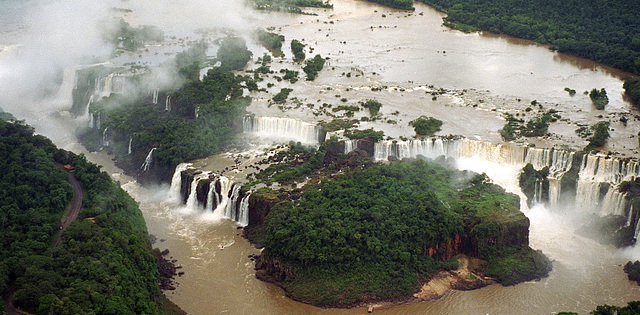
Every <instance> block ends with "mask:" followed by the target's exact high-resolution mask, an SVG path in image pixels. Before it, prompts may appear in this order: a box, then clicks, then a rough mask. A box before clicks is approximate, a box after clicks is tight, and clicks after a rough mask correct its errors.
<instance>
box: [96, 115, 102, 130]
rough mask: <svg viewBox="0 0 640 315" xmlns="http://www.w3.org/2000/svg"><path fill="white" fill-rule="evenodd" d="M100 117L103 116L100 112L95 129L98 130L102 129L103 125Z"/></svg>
mask: <svg viewBox="0 0 640 315" xmlns="http://www.w3.org/2000/svg"><path fill="white" fill-rule="evenodd" d="M100 116H101V114H100V112H98V119H97V120H96V123H95V128H96V129H98V130H99V129H100V127H101V125H102V124H101V118H100Z"/></svg>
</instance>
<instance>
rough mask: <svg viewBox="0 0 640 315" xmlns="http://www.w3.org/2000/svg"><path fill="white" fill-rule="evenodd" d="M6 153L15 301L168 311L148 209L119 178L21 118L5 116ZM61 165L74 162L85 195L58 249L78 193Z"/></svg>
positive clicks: (0, 248)
mask: <svg viewBox="0 0 640 315" xmlns="http://www.w3.org/2000/svg"><path fill="white" fill-rule="evenodd" d="M0 156H2V158H0V167H2V169H3V170H4V171H3V172H2V173H1V174H2V175H0V186H1V187H2V189H1V190H0V194H2V196H1V198H0V226H1V228H0V292H5V291H6V290H7V289H8V286H9V285H13V286H14V289H15V291H14V294H13V303H14V304H15V305H16V306H18V307H20V308H22V309H23V310H27V311H29V312H31V313H38V314H86V313H100V314H158V313H161V312H162V310H161V309H160V306H159V303H163V301H164V297H163V296H162V293H161V291H160V289H159V287H158V283H157V281H158V269H157V262H156V259H155V258H154V257H153V255H152V253H151V246H150V242H149V236H148V234H147V230H146V226H145V222H144V219H143V218H142V213H141V212H140V210H139V209H138V207H137V204H136V202H135V201H134V200H133V199H132V198H131V197H130V196H129V195H127V193H126V192H124V191H123V190H122V189H121V188H120V187H119V185H118V184H117V183H114V182H112V181H111V179H110V178H109V176H108V175H107V174H106V173H104V172H101V171H100V168H99V167H98V166H96V165H94V164H91V163H89V162H87V161H86V159H85V157H84V156H82V155H80V156H78V155H75V154H73V153H71V152H68V151H64V150H60V149H57V148H56V147H55V146H54V145H53V144H52V143H51V141H50V140H49V139H46V138H45V137H43V136H39V135H35V134H34V133H33V129H32V128H30V127H28V126H26V125H24V124H22V123H19V122H16V123H9V122H5V121H0ZM61 164H65V165H66V164H70V165H72V166H74V167H75V170H74V173H73V176H74V177H75V178H76V179H77V180H78V181H79V182H80V184H81V186H82V187H83V190H84V196H85V198H84V201H83V211H82V212H81V213H80V214H79V216H78V219H77V220H76V221H74V222H73V223H71V225H70V226H69V227H68V228H67V229H66V230H65V231H64V233H62V242H61V244H60V245H59V246H57V247H54V248H52V244H53V240H54V237H55V235H56V234H57V233H58V231H59V229H58V226H59V225H60V221H61V218H62V215H63V212H64V211H65V208H66V206H67V203H68V202H69V200H70V198H71V197H72V195H73V192H72V190H71V185H70V184H69V182H68V181H67V176H68V175H67V174H66V173H65V172H64V171H62V170H61V169H60V168H59V167H57V166H56V165H61ZM88 218H91V220H89V219H88Z"/></svg>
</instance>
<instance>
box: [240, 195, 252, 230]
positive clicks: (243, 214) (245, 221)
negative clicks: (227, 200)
mask: <svg viewBox="0 0 640 315" xmlns="http://www.w3.org/2000/svg"><path fill="white" fill-rule="evenodd" d="M250 196H251V192H247V194H246V195H244V197H243V198H242V201H240V207H239V208H238V212H239V215H238V220H237V221H238V223H240V225H242V226H247V225H249V197H250Z"/></svg>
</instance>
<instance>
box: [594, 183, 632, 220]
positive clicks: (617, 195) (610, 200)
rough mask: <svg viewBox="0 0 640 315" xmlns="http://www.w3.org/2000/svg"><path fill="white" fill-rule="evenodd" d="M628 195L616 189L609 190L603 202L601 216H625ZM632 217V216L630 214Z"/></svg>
mask: <svg viewBox="0 0 640 315" xmlns="http://www.w3.org/2000/svg"><path fill="white" fill-rule="evenodd" d="M626 204H627V202H626V194H624V193H621V192H619V191H618V190H616V189H613V188H609V190H608V191H607V194H606V195H605V196H604V199H603V200H602V208H601V210H600V215H601V216H605V215H609V214H611V215H619V216H624V215H625V213H624V210H625V206H626ZM629 216H631V214H629Z"/></svg>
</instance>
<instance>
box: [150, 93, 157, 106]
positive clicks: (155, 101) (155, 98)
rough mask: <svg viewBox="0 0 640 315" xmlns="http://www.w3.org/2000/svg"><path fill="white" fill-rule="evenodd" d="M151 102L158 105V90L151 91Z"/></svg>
mask: <svg viewBox="0 0 640 315" xmlns="http://www.w3.org/2000/svg"><path fill="white" fill-rule="evenodd" d="M151 102H152V103H153V105H158V90H154V91H153V100H152V101H151Z"/></svg>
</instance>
